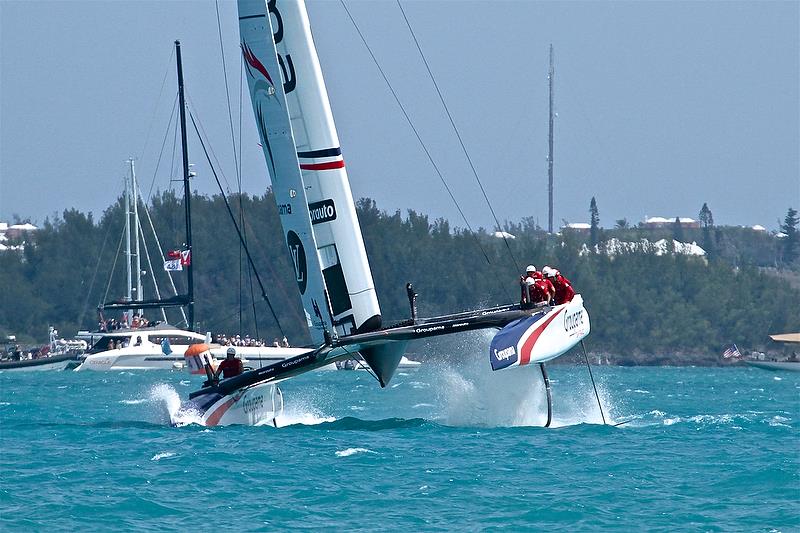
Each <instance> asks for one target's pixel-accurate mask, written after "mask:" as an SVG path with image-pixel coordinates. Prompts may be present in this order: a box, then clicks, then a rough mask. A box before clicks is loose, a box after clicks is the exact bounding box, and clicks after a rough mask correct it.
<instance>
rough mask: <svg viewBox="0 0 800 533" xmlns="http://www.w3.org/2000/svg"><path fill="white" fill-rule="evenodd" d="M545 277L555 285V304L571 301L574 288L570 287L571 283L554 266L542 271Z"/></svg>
mask: <svg viewBox="0 0 800 533" xmlns="http://www.w3.org/2000/svg"><path fill="white" fill-rule="evenodd" d="M544 275H545V277H546V278H547V279H548V280H550V282H551V283H552V284H553V287H555V303H556V305H561V304H565V303H567V302H571V301H572V298H573V297H574V296H575V289H573V288H572V283H570V281H569V280H568V279H567V278H565V277H564V276H562V275H561V272H559V271H558V270H556V269H555V268H548V269H547V270H546V271H544Z"/></svg>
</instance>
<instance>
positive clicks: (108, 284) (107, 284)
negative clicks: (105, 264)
mask: <svg viewBox="0 0 800 533" xmlns="http://www.w3.org/2000/svg"><path fill="white" fill-rule="evenodd" d="M123 239H125V227H124V226H123V228H122V233H121V234H120V236H119V244H117V253H116V254H114V262H113V263H112V264H111V271H110V272H109V274H108V283H106V292H105V294H103V301H104V302H106V301H108V291H109V289H110V288H111V281H112V280H113V279H114V269H115V268H116V267H117V258H119V251H120V250H121V249H122V241H123Z"/></svg>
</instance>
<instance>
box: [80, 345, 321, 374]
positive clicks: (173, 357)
mask: <svg viewBox="0 0 800 533" xmlns="http://www.w3.org/2000/svg"><path fill="white" fill-rule="evenodd" d="M188 348H189V346H180V345H173V346H171V349H172V353H171V354H169V355H165V354H164V353H163V352H162V351H161V346H159V345H155V344H150V345H146V346H130V347H127V348H119V349H115V350H107V351H105V352H100V353H96V354H92V355H89V356H87V357H86V358H85V359H84V360H83V363H82V364H81V365H80V366H79V367H78V368H76V369H75V370H76V371H86V370H91V371H96V372H109V371H112V372H118V371H121V370H181V369H183V368H184V366H185V360H184V357H183V354H184V352H186V350H187V349H188ZM227 348H228V347H227V346H218V347H213V348H211V350H210V352H211V354H212V355H213V356H214V358H215V359H217V360H219V361H221V360H223V359H225V352H226V350H227ZM307 351H308V349H307V348H277V347H273V346H264V347H237V348H236V353H237V355H238V356H239V357H240V358H241V359H242V362H243V363H244V365H245V366H246V367H252V368H258V367H260V366H265V365H268V364H272V363H275V362H278V361H283V360H284V359H286V358H287V357H293V356H295V355H299V354H301V353H304V352H307Z"/></svg>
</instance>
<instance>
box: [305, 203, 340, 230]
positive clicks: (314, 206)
mask: <svg viewBox="0 0 800 533" xmlns="http://www.w3.org/2000/svg"><path fill="white" fill-rule="evenodd" d="M308 212H309V215H311V223H312V224H322V223H323V222H330V221H331V220H336V206H335V205H334V203H333V200H330V199H329V200H322V201H321V202H312V203H310V204H308Z"/></svg>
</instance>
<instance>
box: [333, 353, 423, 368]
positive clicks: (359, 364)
mask: <svg viewBox="0 0 800 533" xmlns="http://www.w3.org/2000/svg"><path fill="white" fill-rule="evenodd" d="M350 361H352V360H350ZM353 364H354V365H355V366H350V368H348V365H342V366H339V367H338V369H339V370H367V364H366V363H365V362H364V361H353ZM328 366H333V367H334V368H337V367H336V365H328ZM421 366H422V363H420V362H419V361H412V360H411V359H409V358H407V357H406V356H403V357H401V358H400V363H399V364H398V365H397V368H402V369H405V370H409V369H412V368H419V367H421ZM323 368H327V367H323Z"/></svg>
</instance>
